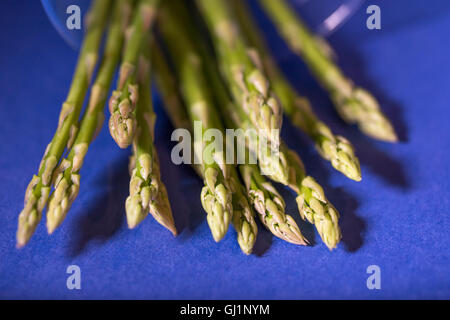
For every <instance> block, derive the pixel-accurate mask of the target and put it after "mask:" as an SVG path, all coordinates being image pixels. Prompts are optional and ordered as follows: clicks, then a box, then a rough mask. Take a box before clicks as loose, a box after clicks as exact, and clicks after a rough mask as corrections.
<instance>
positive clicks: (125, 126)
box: [109, 0, 159, 148]
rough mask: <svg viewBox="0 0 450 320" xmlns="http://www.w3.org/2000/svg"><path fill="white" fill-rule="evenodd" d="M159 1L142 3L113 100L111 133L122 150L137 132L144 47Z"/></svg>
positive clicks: (128, 33)
mask: <svg viewBox="0 0 450 320" xmlns="http://www.w3.org/2000/svg"><path fill="white" fill-rule="evenodd" d="M158 3H159V0H139V1H138V4H137V8H136V10H135V13H134V17H133V21H132V23H131V26H130V29H129V30H128V31H127V41H126V44H125V49H124V56H123V60H122V63H121V66H120V70H119V80H118V83H117V89H116V90H115V91H114V92H113V93H112V95H111V98H110V100H109V110H110V112H111V117H110V119H109V130H110V133H111V136H112V137H113V139H114V140H115V141H116V143H117V145H118V146H119V147H120V148H126V147H128V146H129V145H130V144H131V142H132V141H133V137H134V134H135V132H136V125H137V124H136V117H135V112H134V111H135V108H136V103H137V100H138V99H139V95H138V85H137V83H136V80H137V79H136V73H137V70H136V69H137V64H138V59H139V56H140V52H141V46H142V43H143V42H144V39H145V37H146V33H147V32H148V31H149V29H150V26H151V25H152V23H153V22H154V20H155V16H156V15H155V13H156V7H157V5H158Z"/></svg>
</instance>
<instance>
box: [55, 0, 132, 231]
mask: <svg viewBox="0 0 450 320" xmlns="http://www.w3.org/2000/svg"><path fill="white" fill-rule="evenodd" d="M131 8H132V1H131V0H118V1H116V2H115V3H114V7H113V15H112V20H111V23H110V26H109V33H108V38H107V41H106V47H105V52H104V54H103V61H102V63H101V65H100V68H99V71H98V75H97V77H96V79H95V81H94V84H93V86H92V89H91V95H90V98H89V105H88V109H87V111H86V113H85V114H84V116H83V119H82V121H81V123H80V129H79V131H78V133H77V135H76V138H75V142H74V143H73V147H72V149H71V150H70V152H69V154H68V156H67V158H66V159H63V160H62V162H61V164H60V165H59V166H58V168H57V170H56V172H55V176H56V180H55V191H54V192H53V194H52V195H51V197H50V200H49V207H48V211H47V230H48V233H49V234H52V233H53V231H54V230H55V229H56V228H57V227H58V226H59V225H60V224H61V223H62V221H63V220H64V218H65V217H66V214H67V212H68V211H69V209H70V206H71V205H72V203H73V201H74V200H75V198H76V197H77V195H78V191H79V188H80V185H79V183H80V174H79V171H80V169H81V166H82V165H83V160H84V157H85V155H86V153H87V151H88V147H89V145H90V143H91V142H92V141H93V140H94V138H95V136H96V133H98V132H99V130H100V128H101V127H102V125H103V120H104V114H103V108H104V106H105V103H106V98H107V94H108V90H109V87H110V86H111V82H112V78H113V75H114V71H115V70H116V67H117V64H118V62H119V59H120V52H121V49H122V43H123V37H124V32H125V28H126V27H127V24H128V20H129V16H130V12H131Z"/></svg>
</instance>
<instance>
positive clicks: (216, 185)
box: [160, 11, 233, 242]
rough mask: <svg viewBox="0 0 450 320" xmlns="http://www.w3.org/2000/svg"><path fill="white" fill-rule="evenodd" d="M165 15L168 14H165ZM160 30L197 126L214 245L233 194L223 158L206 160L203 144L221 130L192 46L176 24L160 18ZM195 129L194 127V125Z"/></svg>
mask: <svg viewBox="0 0 450 320" xmlns="http://www.w3.org/2000/svg"><path fill="white" fill-rule="evenodd" d="M164 12H167V11H164ZM160 25H161V29H162V32H163V35H164V39H165V40H166V41H165V43H166V45H167V46H168V47H169V52H170V55H171V57H172V58H173V60H174V63H175V66H176V69H177V74H178V79H179V81H180V84H181V94H182V96H183V97H184V99H185V101H186V104H187V109H188V114H189V117H190V119H191V123H193V124H194V123H195V122H199V124H200V125H201V135H200V136H199V135H196V134H194V139H201V140H200V141H195V142H194V146H200V148H194V154H195V156H196V157H197V159H198V160H200V161H201V167H202V168H201V170H202V175H203V177H204V183H205V187H204V188H203V189H202V192H201V201H202V205H203V208H204V209H205V211H206V212H207V221H208V224H209V227H210V229H211V232H212V235H213V238H214V240H215V241H216V242H218V241H220V240H221V239H222V238H223V237H224V236H225V234H226V232H227V230H228V226H229V224H230V222H231V219H232V214H233V208H232V193H231V190H230V186H229V181H228V180H229V166H228V165H226V164H225V158H224V155H223V154H221V153H219V152H212V154H210V155H209V157H205V154H204V152H203V151H204V150H205V149H209V150H211V148H212V149H214V142H210V141H209V142H207V141H204V140H206V139H204V136H203V135H204V133H205V131H206V130H208V129H213V128H214V129H217V128H219V129H220V128H221V126H220V123H219V122H218V117H217V115H216V114H214V109H212V108H211V104H212V101H211V97H210V96H209V95H208V91H207V89H206V87H207V84H206V81H205V79H204V78H203V77H202V65H201V60H200V58H199V56H198V54H197V52H196V51H195V49H194V48H193V46H192V44H191V43H190V41H188V39H186V38H185V37H179V35H178V34H179V32H180V30H178V29H177V28H176V24H175V22H174V21H173V20H171V16H170V15H168V14H165V15H164V16H162V23H161V24H160ZM193 127H194V125H193Z"/></svg>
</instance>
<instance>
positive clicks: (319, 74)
mask: <svg viewBox="0 0 450 320" xmlns="http://www.w3.org/2000/svg"><path fill="white" fill-rule="evenodd" d="M260 2H261V4H262V6H263V8H264V9H265V11H266V12H267V14H268V15H269V16H270V17H271V19H272V20H273V21H274V23H275V24H276V26H277V27H278V30H279V31H280V33H281V34H282V36H283V37H284V39H285V40H286V41H287V43H288V44H289V45H290V46H291V48H292V49H293V50H294V51H295V52H296V53H297V54H299V55H301V56H302V57H303V59H304V61H305V62H306V64H307V65H308V67H309V68H310V70H311V71H312V73H313V74H314V75H315V77H316V79H317V80H318V81H319V82H320V83H321V84H322V86H323V87H325V89H326V90H328V92H329V95H330V98H331V100H332V101H333V103H334V105H335V107H336V110H337V111H338V113H339V115H340V116H341V117H342V118H343V119H344V120H345V121H347V122H348V123H351V124H353V123H355V124H357V125H358V127H359V129H360V130H361V131H362V132H363V133H365V134H367V135H369V136H371V137H373V138H376V139H380V140H384V141H389V142H395V141H397V136H396V134H395V131H394V129H393V127H392V125H391V123H390V122H389V120H388V119H387V118H386V116H385V115H384V114H383V113H382V111H381V109H380V107H379V104H378V102H377V101H376V99H375V98H374V97H373V96H372V95H371V94H370V93H369V92H368V91H366V90H364V89H362V88H359V87H356V86H355V85H354V84H353V82H352V81H351V80H350V79H348V78H346V77H345V75H344V74H343V73H342V71H341V70H340V69H339V67H338V66H337V65H336V64H335V63H334V62H333V60H332V59H330V57H329V55H328V54H327V51H328V50H327V49H325V48H324V46H323V45H321V42H320V41H318V40H317V38H315V37H314V36H313V35H312V33H311V32H310V31H309V30H308V28H307V27H306V25H305V24H304V23H303V21H302V20H301V19H300V18H299V17H298V16H297V15H296V14H295V10H293V8H291V7H289V5H288V4H287V3H286V2H285V1H284V0H281V1H272V0H260Z"/></svg>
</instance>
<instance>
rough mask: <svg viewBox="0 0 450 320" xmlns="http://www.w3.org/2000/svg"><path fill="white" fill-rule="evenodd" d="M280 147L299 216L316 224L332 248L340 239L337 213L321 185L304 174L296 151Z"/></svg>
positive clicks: (326, 242)
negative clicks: (285, 157)
mask: <svg viewBox="0 0 450 320" xmlns="http://www.w3.org/2000/svg"><path fill="white" fill-rule="evenodd" d="M282 148H283V149H285V150H284V152H285V153H286V154H287V156H288V161H289V168H290V169H291V173H290V178H289V187H290V188H291V189H293V190H294V191H295V192H296V193H297V198H296V200H297V206H298V210H299V212H300V216H301V217H302V218H303V220H305V219H307V220H308V221H309V222H310V223H312V224H314V225H315V226H316V229H317V231H318V232H319V235H320V237H321V238H322V240H323V242H324V243H325V244H326V245H327V247H328V248H329V249H330V250H332V249H333V248H335V247H336V246H337V244H338V243H339V241H340V240H341V230H340V228H339V225H338V219H339V213H338V212H337V210H336V209H335V208H334V206H333V205H332V204H331V203H330V202H329V201H328V200H327V198H326V197H325V194H324V192H323V189H322V187H321V186H320V185H319V184H318V183H317V182H316V181H315V180H314V178H312V177H310V176H306V175H305V168H304V166H303V163H302V161H301V160H300V157H299V156H298V155H297V153H296V152H294V151H293V150H289V149H287V147H286V146H284V145H283V146H282Z"/></svg>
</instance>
